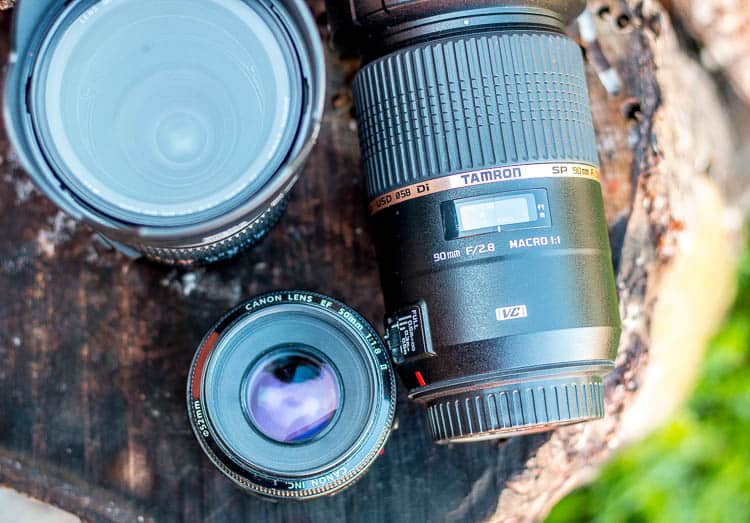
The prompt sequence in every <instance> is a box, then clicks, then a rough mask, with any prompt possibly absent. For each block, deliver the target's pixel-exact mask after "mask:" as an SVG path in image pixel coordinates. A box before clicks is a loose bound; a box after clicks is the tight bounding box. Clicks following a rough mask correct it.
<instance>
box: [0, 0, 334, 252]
mask: <svg viewBox="0 0 750 523" xmlns="http://www.w3.org/2000/svg"><path fill="white" fill-rule="evenodd" d="M324 75H325V72H324V63H323V51H322V45H321V43H320V38H319V35H318V31H317V28H316V25H315V23H314V21H313V19H312V16H311V14H310V12H309V10H308V8H307V6H306V5H305V3H304V2H303V0H262V1H258V0H70V1H67V2H61V1H58V0H19V1H18V2H17V5H16V12H15V31H14V44H13V52H12V53H11V58H10V67H9V70H8V75H7V80H6V93H5V121H6V128H7V130H8V133H9V136H10V139H11V141H12V142H13V144H14V146H15V150H16V151H17V153H18V156H19V158H20V160H21V163H22V164H23V166H24V167H25V168H26V170H27V171H28V172H29V173H30V175H31V176H32V178H33V179H34V181H35V183H36V184H37V186H38V187H39V188H40V189H41V190H42V191H43V192H44V193H45V194H46V195H47V196H49V197H50V198H51V199H52V200H53V201H54V202H55V203H56V204H57V205H58V206H60V207H61V208H62V209H64V210H65V211H66V212H67V213H68V214H70V215H71V216H72V217H74V218H76V219H79V220H83V221H85V222H87V223H89V224H90V225H91V226H92V227H93V228H94V229H96V230H97V231H99V232H100V233H101V234H102V235H103V236H104V237H106V238H107V239H109V240H110V241H111V243H112V244H113V245H115V246H116V247H119V248H120V249H121V250H122V251H124V252H126V253H129V254H131V255H134V256H135V255H145V256H147V257H149V258H152V259H155V260H158V261H163V262H167V263H175V264H192V263H196V262H200V263H206V262H211V261H216V260H219V259H224V258H228V257H230V256H232V255H233V254H235V253H236V252H238V251H239V250H240V249H242V248H244V247H247V246H249V245H252V244H253V243H255V242H257V241H258V240H260V239H261V238H262V237H263V236H264V235H265V234H266V233H267V232H268V230H269V229H270V228H271V227H272V226H273V224H274V223H275V222H276V220H278V218H279V217H280V215H281V214H282V213H283V210H284V208H285V204H286V194H287V192H288V191H289V190H290V189H291V187H292V185H293V184H294V182H295V181H296V179H297V177H298V175H299V173H300V171H301V168H302V164H303V162H304V160H305V159H306V157H307V156H308V154H309V152H310V150H311V148H312V145H313V143H314V141H315V139H316V137H317V134H318V130H319V127H320V120H321V115H322V111H323V105H324V88H325V78H324Z"/></svg>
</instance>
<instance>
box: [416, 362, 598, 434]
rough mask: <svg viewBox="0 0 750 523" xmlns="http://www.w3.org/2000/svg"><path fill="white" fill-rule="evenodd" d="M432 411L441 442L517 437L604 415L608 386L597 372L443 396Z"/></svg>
mask: <svg viewBox="0 0 750 523" xmlns="http://www.w3.org/2000/svg"><path fill="white" fill-rule="evenodd" d="M427 412H428V416H429V420H430V429H431V432H432V436H433V438H434V439H435V441H437V442H447V441H456V440H461V439H468V438H473V437H481V436H482V435H487V434H494V435H498V434H502V433H508V434H509V435H511V434H512V435H516V434H520V433H524V432H534V431H536V430H538V429H541V428H543V427H546V426H549V425H564V424H567V423H574V422H579V421H586V420H591V419H597V418H601V417H603V416H604V386H603V384H602V380H601V378H600V377H597V376H583V377H579V378H572V379H570V380H567V381H559V382H557V381H556V382H554V383H551V382H532V383H528V382H527V383H521V384H515V385H511V386H502V387H496V388H489V389H484V390H481V391H478V392H473V393H469V394H463V395H458V396H451V397H449V398H443V399H441V400H439V401H435V402H431V403H430V404H429V406H428V408H427Z"/></svg>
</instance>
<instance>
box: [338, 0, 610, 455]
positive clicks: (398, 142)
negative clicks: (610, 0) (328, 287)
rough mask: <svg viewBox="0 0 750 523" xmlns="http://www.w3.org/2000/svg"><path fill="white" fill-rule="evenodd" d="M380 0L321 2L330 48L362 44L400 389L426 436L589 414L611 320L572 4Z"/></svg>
mask: <svg viewBox="0 0 750 523" xmlns="http://www.w3.org/2000/svg"><path fill="white" fill-rule="evenodd" d="M392 4H393V5H390V4H389V6H388V7H387V8H386V6H385V4H384V3H382V2H376V1H365V0H351V1H350V2H347V3H346V6H345V7H343V6H342V5H341V3H338V2H330V3H329V8H330V9H331V10H332V20H333V23H334V26H335V27H334V29H335V32H336V35H335V39H336V40H337V41H339V42H342V41H343V40H345V39H346V38H345V37H346V36H351V35H353V34H364V35H366V37H365V38H363V39H362V40H361V41H360V43H361V46H362V48H363V49H362V50H363V52H364V56H365V58H366V61H367V63H366V65H365V66H364V67H363V68H362V70H361V71H360V72H359V74H358V76H357V78H356V80H355V83H354V94H355V103H356V109H357V118H358V121H359V129H360V139H361V145H362V156H363V163H364V167H365V173H366V179H367V188H368V191H369V196H370V198H371V204H370V211H371V213H372V220H373V224H374V230H375V235H376V238H377V247H378V255H379V261H380V268H381V273H382V274H381V275H382V283H383V289H384V293H385V298H386V306H387V309H388V317H387V320H386V323H387V325H386V327H387V331H388V342H389V345H390V348H391V351H392V353H393V356H394V358H395V361H396V363H397V364H398V366H399V371H400V374H401V376H402V378H403V381H404V382H405V383H406V385H407V386H408V387H409V389H410V396H411V397H412V398H413V399H416V400H417V401H419V402H422V403H423V404H425V406H426V407H427V409H428V413H429V418H430V423H431V428H432V432H433V434H434V437H435V439H436V440H438V441H466V440H473V439H481V438H488V437H497V436H507V435H512V434H519V433H527V432H535V431H539V430H545V429H548V428H550V427H554V426H557V425H563V424H568V423H573V422H578V421H584V420H590V419H594V418H598V417H601V416H603V415H604V403H603V386H602V378H603V376H604V375H606V374H607V373H608V372H609V371H610V370H611V369H612V367H613V358H614V355H615V353H616V349H617V344H618V339H619V332H620V322H619V312H618V305H617V295H616V289H615V283H614V276H613V271H612V263H611V254H610V246H609V240H608V231H607V226H606V220H605V216H604V206H603V200H602V192H601V187H600V179H599V167H598V166H599V162H598V157H597V148H596V141H595V136H594V130H593V124H592V116H591V110H590V106H589V99H588V93H587V88H586V76H585V72H584V67H583V60H582V56H581V52H580V50H579V48H578V46H577V45H576V44H575V43H574V42H573V41H572V40H571V39H570V38H568V37H567V36H566V35H565V34H564V26H565V24H566V23H568V22H570V21H571V20H572V18H573V17H575V16H576V15H577V14H579V13H580V12H581V10H582V9H583V7H584V5H585V3H584V2H583V1H579V2H563V1H552V2H550V1H526V2H524V1H512V2H511V1H494V2H487V1H482V2H479V1H460V2H459V1H454V2H450V1H448V2H424V1H419V0H413V1H405V2H397V3H392ZM351 14H354V16H355V18H354V20H353V24H352V23H351V22H352V20H351ZM352 29H354V30H352Z"/></svg>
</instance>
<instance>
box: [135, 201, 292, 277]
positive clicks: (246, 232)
mask: <svg viewBox="0 0 750 523" xmlns="http://www.w3.org/2000/svg"><path fill="white" fill-rule="evenodd" d="M288 203H289V198H288V196H287V197H284V198H282V199H281V201H279V202H278V203H277V204H275V205H272V206H271V207H269V208H268V209H267V210H266V212H264V213H263V214H262V215H261V216H260V217H258V218H257V219H255V220H253V221H252V222H251V223H250V224H249V225H248V226H247V227H245V228H243V229H241V230H240V231H239V232H236V233H234V234H232V235H231V236H229V237H228V238H225V239H223V240H220V241H218V242H214V243H210V244H206V245H201V246H198V247H185V248H173V249H170V248H163V247H150V246H147V245H138V246H134V247H133V249H135V250H136V251H138V252H140V253H142V254H143V256H145V257H146V258H148V259H150V260H152V261H156V262H159V263H165V264H168V265H182V266H195V265H206V264H210V263H215V262H218V261H222V260H227V259H229V258H232V257H233V256H235V255H236V254H238V253H239V252H242V251H243V250H245V249H249V248H250V247H252V246H254V245H256V244H257V243H259V242H261V241H262V240H263V239H264V238H265V237H266V236H268V233H269V232H270V231H271V229H273V227H274V225H276V223H277V222H278V221H279V220H280V219H281V217H282V216H283V215H284V212H285V211H286V208H287V204H288Z"/></svg>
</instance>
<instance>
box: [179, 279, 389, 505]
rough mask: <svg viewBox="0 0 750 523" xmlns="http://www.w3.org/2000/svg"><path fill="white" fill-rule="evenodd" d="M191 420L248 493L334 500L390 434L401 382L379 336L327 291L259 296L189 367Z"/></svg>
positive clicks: (214, 457)
mask: <svg viewBox="0 0 750 523" xmlns="http://www.w3.org/2000/svg"><path fill="white" fill-rule="evenodd" d="M187 400H188V411H189V414H190V421H191V423H192V425H193V430H194V432H195V436H196V437H197V438H198V441H199V443H200V445H201V447H202V448H203V450H204V451H205V453H206V455H208V457H209V458H210V459H211V461H212V462H213V463H214V465H216V467H217V468H219V470H221V471H222V472H223V473H224V474H225V475H226V476H227V477H229V478H230V479H231V480H232V481H234V482H235V483H236V484H237V485H238V486H240V487H241V488H243V489H244V490H246V491H249V492H252V493H255V494H259V495H262V496H265V497H270V498H278V499H297V500H301V499H309V498H314V497H317V496H322V495H328V494H335V493H336V492H339V491H341V490H342V489H344V488H346V487H348V486H349V485H351V484H352V483H353V482H354V481H356V480H357V479H359V478H360V477H361V476H362V474H364V472H365V471H366V470H367V469H368V468H369V467H370V465H371V464H372V463H373V462H374V460H375V459H376V458H377V457H378V455H379V454H380V451H381V450H382V448H383V445H385V442H386V440H387V438H388V436H389V435H390V432H391V425H392V423H393V416H394V411H395V406H396V379H395V374H394V372H393V368H392V367H391V363H390V359H389V355H388V353H387V351H386V349H385V346H384V345H383V341H382V340H381V339H380V337H379V336H378V334H377V332H376V331H375V329H374V328H373V327H372V326H371V325H370V324H369V323H368V322H367V321H366V320H365V319H363V318H362V317H361V316H360V315H359V314H357V313H356V312H355V311H354V310H352V309H350V308H349V307H347V306H346V305H344V304H343V303H341V302H339V301H337V300H334V299H333V298H328V297H326V296H322V295H320V294H315V293H311V292H301V291H279V292H274V293H271V294H265V295H262V296H257V297H255V298H253V299H251V300H248V301H247V302H245V303H243V304H242V305H240V306H238V307H236V308H235V309H233V310H232V311H230V312H229V313H228V314H227V315H226V316H224V317H223V318H222V319H221V320H220V321H219V322H218V323H217V324H216V325H215V326H214V327H213V328H212V329H211V330H210V331H209V333H208V334H207V335H206V337H205V338H204V340H203V343H201V346H200V348H199V349H198V352H197V353H196V355H195V359H194V360H193V365H192V367H191V370H190V377H189V381H188V387H187Z"/></svg>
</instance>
